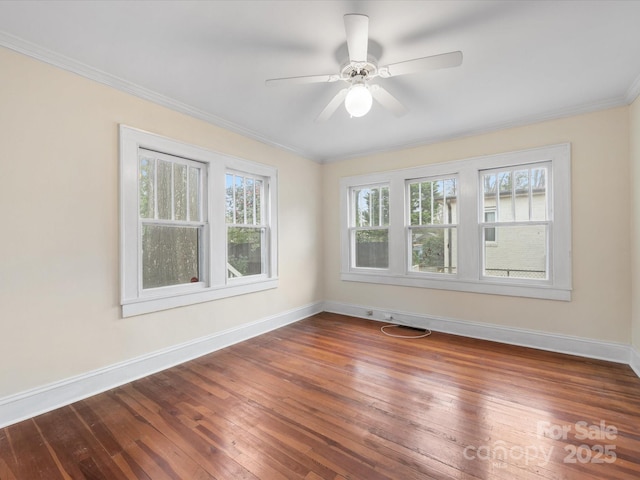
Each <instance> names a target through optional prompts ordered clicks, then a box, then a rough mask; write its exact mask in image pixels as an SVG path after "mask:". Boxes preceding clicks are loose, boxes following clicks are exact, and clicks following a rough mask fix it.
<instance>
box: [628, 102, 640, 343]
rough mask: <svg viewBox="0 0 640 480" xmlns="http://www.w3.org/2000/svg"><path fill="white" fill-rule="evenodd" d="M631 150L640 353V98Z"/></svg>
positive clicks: (635, 323) (632, 113)
mask: <svg viewBox="0 0 640 480" xmlns="http://www.w3.org/2000/svg"><path fill="white" fill-rule="evenodd" d="M629 118H630V136H629V138H630V140H631V141H630V149H631V177H630V178H631V181H630V183H631V193H632V201H631V206H632V213H631V215H632V217H631V228H632V231H631V258H632V262H631V265H632V283H631V299H632V304H631V312H632V316H631V318H632V329H633V337H632V338H633V341H632V343H633V346H634V347H635V349H636V351H638V352H640V97H638V98H636V100H635V102H633V103H632V104H631V107H630V108H629Z"/></svg>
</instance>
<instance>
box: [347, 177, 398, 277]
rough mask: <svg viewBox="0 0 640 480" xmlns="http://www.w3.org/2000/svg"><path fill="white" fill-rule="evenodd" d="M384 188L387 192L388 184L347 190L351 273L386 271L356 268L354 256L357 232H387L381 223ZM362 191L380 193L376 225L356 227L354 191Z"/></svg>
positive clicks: (361, 186) (356, 186)
mask: <svg viewBox="0 0 640 480" xmlns="http://www.w3.org/2000/svg"><path fill="white" fill-rule="evenodd" d="M383 188H386V189H387V190H389V184H388V183H384V182H383V183H379V184H371V185H354V186H352V187H351V188H350V189H349V193H348V195H349V197H350V200H349V205H350V210H349V220H348V221H349V245H350V247H349V249H350V251H352V252H353V255H351V256H350V260H349V261H350V268H351V270H352V271H356V272H358V271H360V272H379V271H387V270H388V267H387V268H384V267H358V266H356V255H355V251H356V236H357V232H362V231H376V230H381V231H385V230H387V231H388V230H389V225H384V224H383V223H382V217H383V215H382V189H383ZM364 189H378V191H379V192H380V193H379V195H380V199H381V200H380V205H379V210H380V211H379V213H378V215H379V222H378V225H369V226H366V227H363V226H356V219H355V212H356V209H355V208H354V207H355V193H356V190H364Z"/></svg>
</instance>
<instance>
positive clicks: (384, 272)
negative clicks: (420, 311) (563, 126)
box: [341, 144, 571, 300]
mask: <svg viewBox="0 0 640 480" xmlns="http://www.w3.org/2000/svg"><path fill="white" fill-rule="evenodd" d="M363 185H364V186H363ZM383 185H384V187H382V186H383ZM383 188H384V192H385V196H386V197H388V203H385V209H386V210H388V212H389V217H388V218H386V219H384V221H383V222H382V223H380V221H379V220H376V218H378V219H380V218H381V217H367V216H362V214H361V212H362V211H368V209H370V207H371V205H372V204H373V203H374V202H375V201H376V200H375V199H376V198H378V197H377V196H378V193H376V192H378V191H380V192H382V191H383ZM341 192H342V193H341V205H342V211H343V212H345V213H344V214H343V216H342V249H341V251H342V262H341V265H342V267H341V278H342V279H343V280H347V281H359V282H370V283H383V284H392V285H408V286H416V287H425V288H438V289H448V290H460V291H469V292H478V293H493V294H501V295H517V296H525V297H535V298H548V299H556V300H569V299H570V298H571V174H570V146H569V145H568V144H564V145H556V146H551V147H543V148H539V149H532V150H525V151H520V152H510V153H505V154H499V155H491V156H485V157H477V158H471V159H467V160H458V161H453V162H448V163H441V164H431V165H425V166H421V167H416V168H410V169H406V170H394V171H390V172H379V173H375V174H368V175H359V176H355V177H347V178H343V179H342V180H341ZM379 196H380V197H381V194H380V195H379ZM363 199H364V201H363ZM385 202H387V200H385ZM374 210H375V209H374ZM386 210H385V211H386ZM359 213H360V214H361V216H360V217H359V216H358V214H359ZM371 218H373V221H372V220H371ZM372 222H373V223H372ZM374 235H375V236H376V240H377V241H379V242H381V243H382V242H384V251H385V252H386V255H387V256H388V257H385V259H384V261H380V262H379V263H377V264H375V265H374V264H373V263H372V262H371V261H368V263H367V262H363V261H362V260H361V258H362V252H361V250H362V249H363V246H364V245H365V244H368V243H370V242H372V241H373V237H374ZM360 238H366V239H367V240H366V242H360V241H359V239H360ZM380 251H383V249H382V248H381V249H380ZM380 257H381V255H380ZM374 266H375V267H376V268H363V267H374Z"/></svg>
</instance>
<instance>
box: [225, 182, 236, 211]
mask: <svg viewBox="0 0 640 480" xmlns="http://www.w3.org/2000/svg"><path fill="white" fill-rule="evenodd" d="M225 190H226V205H227V210H226V215H225V218H226V221H227V223H234V213H235V202H234V201H233V198H234V193H233V175H231V174H230V173H227V175H226V176H225Z"/></svg>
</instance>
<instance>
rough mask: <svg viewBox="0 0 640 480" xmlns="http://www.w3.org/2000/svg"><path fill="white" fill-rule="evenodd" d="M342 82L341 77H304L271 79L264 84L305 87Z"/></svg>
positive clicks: (336, 75)
mask: <svg viewBox="0 0 640 480" xmlns="http://www.w3.org/2000/svg"><path fill="white" fill-rule="evenodd" d="M338 80H340V75H338V74H333V75H307V76H304V77H284V78H271V79H269V80H266V81H265V82H264V83H265V84H266V85H267V86H270V87H272V86H278V85H303V84H307V83H331V82H337V81H338Z"/></svg>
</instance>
